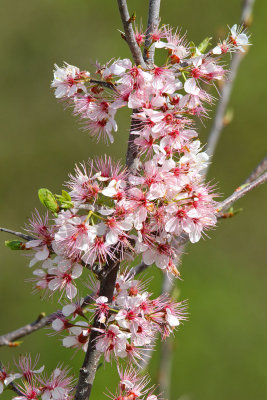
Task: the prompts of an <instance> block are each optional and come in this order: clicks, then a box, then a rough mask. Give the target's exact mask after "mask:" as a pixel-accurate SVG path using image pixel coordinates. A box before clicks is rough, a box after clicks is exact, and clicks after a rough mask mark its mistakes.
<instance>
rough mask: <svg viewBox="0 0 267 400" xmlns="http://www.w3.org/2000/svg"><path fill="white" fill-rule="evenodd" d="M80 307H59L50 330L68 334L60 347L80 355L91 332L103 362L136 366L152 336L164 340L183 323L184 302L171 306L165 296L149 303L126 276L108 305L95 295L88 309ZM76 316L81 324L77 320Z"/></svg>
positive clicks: (147, 295) (145, 294)
mask: <svg viewBox="0 0 267 400" xmlns="http://www.w3.org/2000/svg"><path fill="white" fill-rule="evenodd" d="M82 304H83V303H82V301H80V302H79V303H72V304H68V305H66V306H65V307H63V309H62V314H60V315H59V316H58V318H57V319H55V320H54V321H53V324H52V327H53V328H54V330H55V331H57V332H63V331H67V332H68V336H66V337H64V339H63V345H64V346H66V347H72V348H82V349H83V350H84V351H86V349H87V345H88V339H89V333H90V332H91V330H92V329H93V330H94V331H96V332H97V338H96V349H97V350H99V351H100V352H102V353H103V354H104V357H105V360H106V361H110V360H111V357H112V356H113V357H114V358H115V359H118V358H125V357H127V358H128V359H131V360H133V361H135V362H136V363H138V360H140V359H141V358H142V352H143V350H144V349H149V348H151V346H152V345H153V341H154V338H155V335H156V333H159V334H160V335H161V336H162V338H163V339H164V338H165V337H167V336H169V335H170V334H171V333H172V332H173V330H174V329H175V328H176V327H178V326H179V325H180V323H181V321H184V320H185V319H186V313H185V310H186V304H185V303H184V302H180V303H175V302H174V301H173V300H171V299H170V298H169V297H168V296H165V295H162V296H160V297H158V298H156V299H151V294H150V293H149V292H147V291H145V290H144V287H143V284H142V283H141V282H140V281H138V280H135V279H133V278H132V277H131V274H130V273H125V274H120V275H119V276H118V277H117V281H116V285H115V291H114V295H113V300H112V303H108V299H107V297H105V296H99V295H98V294H96V295H95V297H94V298H93V299H92V304H91V305H90V307H89V308H88V307H86V306H85V307H82ZM88 312H89V313H92V312H93V313H94V315H95V322H97V327H96V326H94V327H92V324H91V323H90V322H88V320H87V313H88ZM79 316H80V317H83V320H81V319H80V318H79V319H78V320H77V317H79ZM89 320H90V318H89Z"/></svg>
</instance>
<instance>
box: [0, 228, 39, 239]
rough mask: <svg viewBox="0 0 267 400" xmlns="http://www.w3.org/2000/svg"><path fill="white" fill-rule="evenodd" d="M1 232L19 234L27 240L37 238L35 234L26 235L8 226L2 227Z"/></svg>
mask: <svg viewBox="0 0 267 400" xmlns="http://www.w3.org/2000/svg"><path fill="white" fill-rule="evenodd" d="M0 232H6V233H10V234H11V235H15V236H18V237H20V238H21V239H24V240H27V241H29V240H34V239H35V238H34V237H33V236H29V235H25V234H24V233H22V232H15V231H12V230H11V229H7V228H0Z"/></svg>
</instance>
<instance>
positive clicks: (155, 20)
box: [144, 0, 161, 65]
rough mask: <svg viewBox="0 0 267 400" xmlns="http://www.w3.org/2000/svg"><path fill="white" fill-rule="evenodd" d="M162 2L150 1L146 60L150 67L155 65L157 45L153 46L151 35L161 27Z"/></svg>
mask: <svg viewBox="0 0 267 400" xmlns="http://www.w3.org/2000/svg"><path fill="white" fill-rule="evenodd" d="M160 1H161V0H149V10H148V20H147V29H146V38H145V50H144V60H145V62H146V63H148V64H150V65H152V64H153V63H154V54H155V45H153V44H152V45H151V38H150V33H151V32H152V31H153V29H154V28H156V27H157V26H158V25H159V11H160Z"/></svg>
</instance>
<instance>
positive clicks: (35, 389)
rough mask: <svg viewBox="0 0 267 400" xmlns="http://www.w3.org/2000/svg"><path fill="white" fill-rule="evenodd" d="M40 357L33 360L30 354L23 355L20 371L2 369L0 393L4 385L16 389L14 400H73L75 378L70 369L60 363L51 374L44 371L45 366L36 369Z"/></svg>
mask: <svg viewBox="0 0 267 400" xmlns="http://www.w3.org/2000/svg"><path fill="white" fill-rule="evenodd" d="M38 360H39V357H36V359H35V360H34V362H32V360H31V358H30V356H29V355H26V356H21V357H20V359H19V362H18V364H17V368H18V370H19V371H18V372H17V373H15V374H10V373H8V372H7V370H6V369H5V368H1V370H0V393H2V391H3V389H4V385H5V386H6V387H7V388H9V385H10V384H11V385H13V386H11V389H12V390H14V391H15V392H16V393H17V396H15V397H13V399H14V400H71V399H72V397H73V393H72V389H73V386H74V380H73V378H72V376H70V375H69V371H68V370H67V369H66V368H63V367H62V366H61V365H59V366H58V367H57V368H56V369H55V370H54V371H53V372H52V373H51V375H50V376H47V375H46V374H44V373H43V371H44V366H42V367H41V368H38V369H35V368H36V365H37V363H38Z"/></svg>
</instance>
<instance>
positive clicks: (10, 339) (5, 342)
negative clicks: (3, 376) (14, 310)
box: [0, 294, 94, 347]
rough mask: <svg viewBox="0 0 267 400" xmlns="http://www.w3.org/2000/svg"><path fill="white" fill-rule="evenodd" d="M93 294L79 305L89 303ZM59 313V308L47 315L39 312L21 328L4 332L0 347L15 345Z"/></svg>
mask: <svg viewBox="0 0 267 400" xmlns="http://www.w3.org/2000/svg"><path fill="white" fill-rule="evenodd" d="M93 296H94V294H92V295H90V296H86V297H85V298H84V301H83V303H82V305H81V307H82V308H85V307H86V306H87V305H88V304H90V303H91V302H92V299H93ZM59 315H61V310H57V311H55V312H53V313H52V314H49V315H47V316H43V314H42V313H41V314H40V315H39V316H38V318H37V319H36V320H35V321H33V322H31V323H29V324H27V325H24V326H22V327H21V328H18V329H16V330H14V331H12V332H9V333H6V334H4V335H2V336H0V347H1V346H9V347H15V346H16V345H17V344H16V341H17V340H18V339H21V338H23V337H24V336H28V335H30V334H31V333H33V332H36V331H38V330H39V329H42V328H44V327H46V326H48V325H50V324H52V322H53V321H54V320H55V319H56V318H58V316H59Z"/></svg>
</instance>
